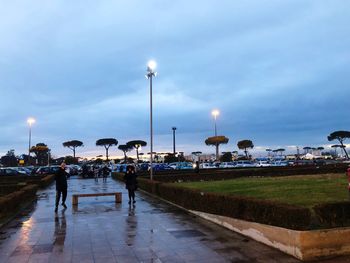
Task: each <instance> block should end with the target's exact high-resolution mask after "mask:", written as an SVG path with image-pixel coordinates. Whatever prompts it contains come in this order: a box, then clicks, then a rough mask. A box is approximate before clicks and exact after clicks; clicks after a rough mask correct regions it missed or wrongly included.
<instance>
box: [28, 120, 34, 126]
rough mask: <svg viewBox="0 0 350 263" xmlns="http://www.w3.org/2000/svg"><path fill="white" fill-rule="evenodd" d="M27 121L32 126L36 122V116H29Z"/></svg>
mask: <svg viewBox="0 0 350 263" xmlns="http://www.w3.org/2000/svg"><path fill="white" fill-rule="evenodd" d="M27 123H28V124H29V126H32V124H33V123H35V119H34V118H28V120H27Z"/></svg>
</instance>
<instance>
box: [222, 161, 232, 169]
mask: <svg viewBox="0 0 350 263" xmlns="http://www.w3.org/2000/svg"><path fill="white" fill-rule="evenodd" d="M219 167H220V168H234V167H235V163H233V162H223V163H221V164H220V165H219Z"/></svg>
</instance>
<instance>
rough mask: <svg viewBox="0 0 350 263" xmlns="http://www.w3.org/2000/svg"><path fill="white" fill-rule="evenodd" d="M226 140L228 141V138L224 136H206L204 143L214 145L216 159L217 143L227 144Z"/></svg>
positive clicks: (217, 156)
mask: <svg viewBox="0 0 350 263" xmlns="http://www.w3.org/2000/svg"><path fill="white" fill-rule="evenodd" d="M228 141H229V138H227V137H225V136H213V137H208V138H207V139H206V140H205V144H206V145H210V146H215V147H216V160H218V159H219V145H220V144H227V143H228Z"/></svg>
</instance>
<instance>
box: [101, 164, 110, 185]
mask: <svg viewBox="0 0 350 263" xmlns="http://www.w3.org/2000/svg"><path fill="white" fill-rule="evenodd" d="M110 171H111V170H110V169H109V168H108V167H107V165H105V166H103V168H102V176H103V182H107V177H108V175H109V173H110Z"/></svg>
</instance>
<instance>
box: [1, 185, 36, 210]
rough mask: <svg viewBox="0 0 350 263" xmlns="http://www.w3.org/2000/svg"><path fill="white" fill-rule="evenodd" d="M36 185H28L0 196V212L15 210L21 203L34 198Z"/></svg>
mask: <svg viewBox="0 0 350 263" xmlns="http://www.w3.org/2000/svg"><path fill="white" fill-rule="evenodd" d="M37 190H38V186H36V185H28V186H24V187H23V188H22V189H20V190H18V191H15V192H13V193H10V194H8V195H5V196H2V197H0V214H2V215H4V214H8V213H11V212H13V211H15V210H16V209H17V208H18V207H20V206H21V205H22V204H23V203H25V202H28V201H29V200H32V199H33V198H35V194H36V191H37Z"/></svg>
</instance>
